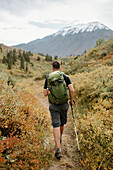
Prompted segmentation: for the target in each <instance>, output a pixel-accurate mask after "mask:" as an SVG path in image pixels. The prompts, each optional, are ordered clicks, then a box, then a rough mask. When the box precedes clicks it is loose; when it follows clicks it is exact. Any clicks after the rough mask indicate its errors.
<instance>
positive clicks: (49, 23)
mask: <svg viewBox="0 0 113 170" xmlns="http://www.w3.org/2000/svg"><path fill="white" fill-rule="evenodd" d="M73 22H74V23H75V22H78V21H77V20H76V21H73ZM29 24H30V25H33V26H36V27H38V28H51V29H55V30H58V29H61V28H62V27H65V26H69V25H72V22H70V21H66V20H58V19H55V20H46V21H44V22H34V21H30V22H29Z"/></svg>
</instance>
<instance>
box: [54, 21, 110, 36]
mask: <svg viewBox="0 0 113 170" xmlns="http://www.w3.org/2000/svg"><path fill="white" fill-rule="evenodd" d="M101 29H105V30H110V29H109V28H108V27H107V26H105V25H104V24H101V23H100V22H90V23H87V24H77V25H74V26H68V27H64V28H62V29H60V30H59V31H58V32H56V33H54V34H53V36H57V35H62V36H65V35H66V34H78V33H80V32H81V33H82V32H92V31H96V30H101Z"/></svg>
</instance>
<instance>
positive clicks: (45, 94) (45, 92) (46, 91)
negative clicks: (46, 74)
mask: <svg viewBox="0 0 113 170" xmlns="http://www.w3.org/2000/svg"><path fill="white" fill-rule="evenodd" d="M47 95H48V90H47V78H46V80H45V84H44V96H47Z"/></svg>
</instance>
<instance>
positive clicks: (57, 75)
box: [47, 71, 69, 105]
mask: <svg viewBox="0 0 113 170" xmlns="http://www.w3.org/2000/svg"><path fill="white" fill-rule="evenodd" d="M63 74H64V73H63V72H60V71H54V72H52V73H50V74H49V76H48V79H47V88H48V90H50V93H49V94H48V98H49V101H50V103H53V104H57V105H59V104H63V103H66V102H67V101H68V99H69V90H68V88H67V86H66V82H65V80H64V76H63Z"/></svg>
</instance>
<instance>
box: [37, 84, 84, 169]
mask: <svg viewBox="0 0 113 170" xmlns="http://www.w3.org/2000/svg"><path fill="white" fill-rule="evenodd" d="M43 83H44V82H43V81H39V82H37V85H36V93H35V97H38V100H39V102H40V103H41V104H42V106H43V107H44V109H46V110H48V99H47V97H44V95H43ZM48 114H49V111H48ZM72 126H73V122H72V116H71V109H69V111H68V121H67V124H66V125H65V128H64V133H63V136H62V145H61V151H62V156H63V157H62V159H61V160H57V159H56V158H55V156H54V153H55V142H54V138H53V133H52V132H53V129H52V126H51V135H50V136H51V139H50V140H51V141H52V142H51V143H52V144H51V147H52V148H51V149H52V150H53V153H52V159H51V160H50V164H49V167H48V168H47V170H81V168H80V165H79V159H80V157H79V153H78V151H77V146H75V144H74V143H73V140H74V139H73V138H72V135H71V133H72ZM75 143H76V142H75ZM42 170H44V169H42Z"/></svg>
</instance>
